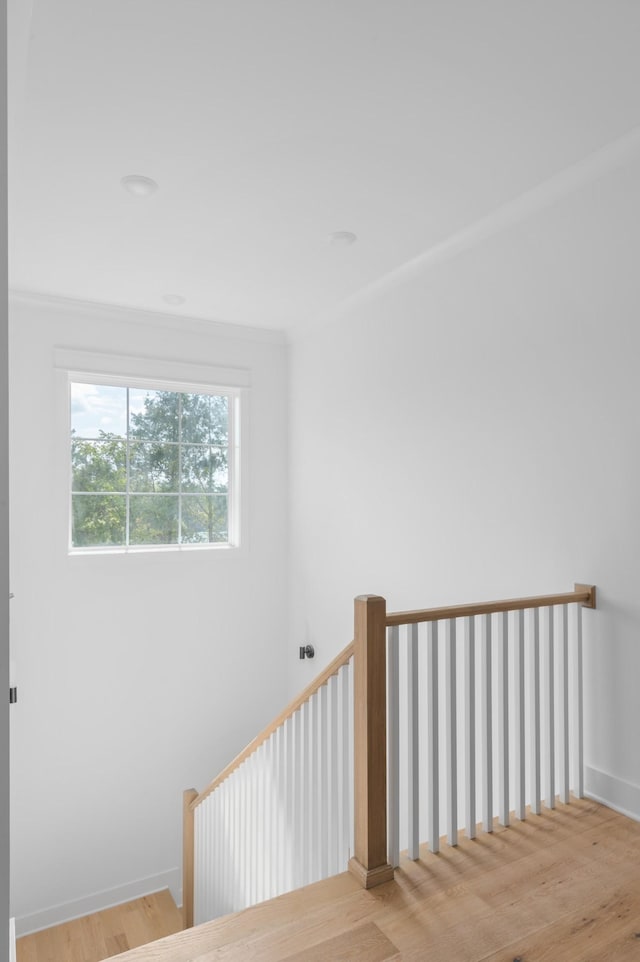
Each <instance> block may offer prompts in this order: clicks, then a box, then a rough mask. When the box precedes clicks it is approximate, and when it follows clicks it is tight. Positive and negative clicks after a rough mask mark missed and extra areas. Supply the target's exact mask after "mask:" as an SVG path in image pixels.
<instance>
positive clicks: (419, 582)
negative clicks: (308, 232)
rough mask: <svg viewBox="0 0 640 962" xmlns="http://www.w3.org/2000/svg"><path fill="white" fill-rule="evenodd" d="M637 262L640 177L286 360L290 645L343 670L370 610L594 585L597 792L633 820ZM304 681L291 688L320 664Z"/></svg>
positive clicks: (390, 295)
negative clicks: (364, 603)
mask: <svg viewBox="0 0 640 962" xmlns="http://www.w3.org/2000/svg"><path fill="white" fill-rule="evenodd" d="M425 216H428V212H425ZM356 229H357V227H356ZM361 242H366V238H364V239H361ZM639 249H640V166H639V165H638V164H637V163H636V164H635V165H633V164H628V165H627V166H626V167H623V168H621V169H619V170H618V171H616V172H612V173H610V174H609V175H608V176H606V177H604V178H602V179H600V180H598V181H595V182H593V183H591V184H589V185H587V186H586V187H584V188H583V189H581V190H579V191H576V192H574V193H572V194H569V195H567V196H565V197H564V199H562V200H561V201H559V202H558V203H556V204H555V206H552V207H548V208H546V209H543V210H539V211H538V212H536V213H535V214H533V216H531V217H529V218H528V219H527V220H525V221H523V222H521V223H518V224H516V225H514V226H512V227H511V228H510V229H508V230H502V232H498V233H496V234H495V235H494V236H492V237H489V238H488V239H486V240H484V241H483V242H482V243H480V244H478V245H477V246H475V247H473V248H471V249H468V250H466V251H463V252H462V253H459V254H458V256H455V257H452V258H451V259H450V260H448V261H446V262H444V263H440V264H437V265H435V266H433V267H432V268H431V269H424V270H417V271H415V272H414V273H413V274H412V275H411V276H405V277H404V279H402V281H401V282H399V283H397V284H395V285H390V286H389V287H388V288H387V289H386V290H383V291H380V292H379V293H378V294H377V296H375V297H372V298H370V299H369V300H367V301H361V302H360V303H359V304H356V305H354V306H352V308H351V310H350V311H348V312H346V313H343V314H342V315H341V316H340V317H336V318H335V319H334V321H333V323H332V324H331V325H330V326H329V327H326V328H318V330H316V331H315V332H314V333H310V334H309V335H307V336H306V337H304V338H301V339H299V340H298V341H297V342H296V343H295V344H294V345H293V347H292V356H291V421H292V433H291V452H292V477H291V485H292V488H291V490H292V555H291V584H292V598H293V611H292V639H291V645H292V647H293V646H294V645H298V644H300V643H302V641H303V640H305V641H310V642H313V643H314V644H315V645H316V646H317V650H318V654H319V656H320V660H321V661H322V662H323V663H324V662H326V661H328V660H329V658H330V657H331V656H332V655H333V654H334V653H335V652H336V651H337V650H339V649H340V648H341V647H342V646H343V645H345V644H346V643H347V642H348V641H349V640H350V638H351V637H352V598H353V596H354V595H357V594H360V593H376V594H381V595H384V596H385V597H386V598H387V602H388V607H389V609H390V610H399V609H403V608H412V607H413V608H417V607H429V606H432V605H439V604H448V603H456V602H465V601H473V600H478V601H479V600H483V599H486V600H489V599H491V598H499V597H510V596H518V595H520V594H537V593H544V592H553V591H564V590H569V589H571V588H572V585H573V582H574V581H584V582H593V583H595V584H597V586H598V590H599V594H598V605H599V610H598V611H597V612H596V613H594V614H593V615H591V614H589V619H590V621H589V626H590V627H589V639H588V641H589V643H588V651H587V676H586V686H587V710H588V712H589V718H588V730H587V764H588V766H589V768H588V772H587V775H588V785H589V786H590V788H591V790H592V791H594V792H595V793H596V794H600V795H602V796H603V797H606V798H607V799H608V800H609V801H612V802H614V803H615V804H617V805H619V806H621V807H624V808H626V809H627V810H633V811H634V813H635V815H636V816H638V817H640V789H638V786H640V753H638V750H637V733H638V730H639V728H640V700H639V699H638V696H637V678H638V677H639V676H640V594H639V592H638V573H639V566H638V545H639V544H640V508H639V503H638V491H639V490H640V443H639V439H640V389H639V387H638V384H639V377H638V373H639V357H640V353H639V349H640V332H639V327H638V316H639V311H638V309H639V307H640V273H639V272H638V266H637V252H638V250H639ZM289 664H290V667H291V671H290V687H291V690H292V691H293V690H296V689H297V688H299V687H300V684H301V683H302V682H303V681H306V680H307V677H308V675H309V674H310V667H309V666H307V665H302V664H299V663H297V662H295V661H293V660H290V662H289Z"/></svg>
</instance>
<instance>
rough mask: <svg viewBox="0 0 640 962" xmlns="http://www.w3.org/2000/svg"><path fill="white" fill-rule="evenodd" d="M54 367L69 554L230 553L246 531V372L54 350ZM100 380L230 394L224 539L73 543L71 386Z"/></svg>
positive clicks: (237, 547)
mask: <svg viewBox="0 0 640 962" xmlns="http://www.w3.org/2000/svg"><path fill="white" fill-rule="evenodd" d="M54 366H55V368H56V371H57V377H58V384H59V388H60V390H59V392H58V398H59V403H60V406H61V407H64V430H65V434H64V437H65V443H64V446H63V450H64V459H65V463H64V469H63V471H62V472H61V473H62V475H63V476H64V484H65V493H66V495H65V499H66V544H67V553H68V554H69V555H108V554H141V553H145V552H146V553H148V552H154V553H158V552H161V553H162V552H167V553H171V554H175V553H176V552H203V551H204V552H228V551H237V550H238V549H239V548H240V546H241V543H242V542H241V534H242V532H244V530H246V514H247V505H246V485H245V484H244V477H245V475H246V461H247V454H246V450H245V448H246V445H245V444H243V443H241V442H242V439H243V438H244V437H246V436H247V432H246V422H247V416H248V401H249V397H248V395H249V387H250V373H249V371H247V370H245V369H242V368H224V367H213V366H208V365H202V364H193V363H190V362H174V361H166V360H160V359H151V358H141V357H132V356H130V355H111V354H95V353H91V352H84V351H75V350H71V349H65V348H56V349H55V351H54ZM72 383H82V384H104V385H109V386H114V387H129V388H141V389H143V390H145V389H147V390H160V391H177V392H181V393H189V394H211V395H225V396H227V397H228V398H229V458H228V461H229V485H228V488H229V491H228V497H229V501H228V525H229V527H228V541H226V542H204V543H196V544H169V545H126V544H123V545H99V546H95V547H93V546H92V547H77V546H74V545H73V544H72V477H71V445H70V443H69V439H70V423H71V422H70V412H71V384H72Z"/></svg>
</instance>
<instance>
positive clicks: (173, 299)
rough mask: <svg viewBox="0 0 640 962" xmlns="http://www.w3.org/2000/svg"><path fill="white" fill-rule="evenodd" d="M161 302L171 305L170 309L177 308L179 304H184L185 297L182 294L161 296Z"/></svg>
mask: <svg viewBox="0 0 640 962" xmlns="http://www.w3.org/2000/svg"><path fill="white" fill-rule="evenodd" d="M162 300H163V301H164V302H165V304H171V306H172V307H178V306H179V305H180V304H184V302H185V301H186V297H183V296H182V294H163V295H162Z"/></svg>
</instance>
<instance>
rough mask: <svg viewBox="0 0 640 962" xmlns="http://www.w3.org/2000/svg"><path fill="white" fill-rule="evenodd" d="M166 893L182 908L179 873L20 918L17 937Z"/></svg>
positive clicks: (169, 872) (128, 884) (152, 877)
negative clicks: (152, 895) (148, 896)
mask: <svg viewBox="0 0 640 962" xmlns="http://www.w3.org/2000/svg"><path fill="white" fill-rule="evenodd" d="M162 889H169V891H170V892H171V895H172V896H173V898H174V901H175V903H176V905H178V906H179V905H180V904H181V902H182V879H181V873H180V870H179V869H177V868H172V869H168V870H167V871H166V872H160V873H159V874H158V875H150V876H148V877H147V878H141V879H136V880H135V881H133V882H126V883H125V884H124V885H118V886H116V887H115V888H111V889H105V890H104V891H102V892H94V893H93V894H92V895H85V896H83V897H82V898H80V899H74V900H73V901H70V902H61V903H60V904H59V905H51V906H50V907H49V908H46V909H41V910H40V911H38V912H31V913H29V914H28V915H22V916H19V917H18V918H16V935H17V937H18V938H20V936H22V935H29V934H30V933H31V932H38V931H39V930H40V929H48V928H51V926H52V925H60V923H61V922H70V921H71V920H72V919H79V918H82V917H83V916H84V915H91V913H92V912H101V911H102V910H103V909H109V908H111V907H112V906H113V905H120V904H121V903H122V902H130V901H131V900H132V899H138V898H141V897H142V896H143V895H151V894H152V893H153V892H160V891H161V890H162Z"/></svg>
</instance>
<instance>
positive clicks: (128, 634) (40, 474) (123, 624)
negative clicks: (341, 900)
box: [10, 297, 287, 932]
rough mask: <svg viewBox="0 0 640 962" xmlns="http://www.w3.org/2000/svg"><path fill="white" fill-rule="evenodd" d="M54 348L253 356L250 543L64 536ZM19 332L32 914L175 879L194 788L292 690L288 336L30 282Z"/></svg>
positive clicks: (25, 831) (24, 834)
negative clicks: (189, 791) (92, 303)
mask: <svg viewBox="0 0 640 962" xmlns="http://www.w3.org/2000/svg"><path fill="white" fill-rule="evenodd" d="M55 347H65V348H76V349H78V350H88V351H105V352H109V353H125V354H128V355H137V356H150V357H154V358H159V359H162V358H168V359H173V360H179V361H184V362H198V363H205V364H211V365H215V366H222V367H227V366H228V367H235V368H237V367H241V368H247V369H249V371H250V376H251V385H252V386H251V388H250V406H249V431H248V434H247V435H246V436H245V437H244V439H243V440H244V443H245V446H248V450H247V454H248V463H249V466H250V473H249V475H248V489H247V491H246V492H245V493H246V496H247V499H248V503H247V508H248V530H245V531H244V532H243V534H244V538H243V546H242V548H241V549H240V550H239V551H237V552H229V551H222V552H220V551H194V552H186V551H185V552H169V553H156V554H153V553H151V554H149V553H142V554H130V555H126V554H114V555H108V556H95V555H93V556H73V557H70V556H69V555H68V554H67V548H66V544H65V543H64V538H63V537H62V536H61V532H62V530H63V529H64V517H63V523H62V524H61V523H60V519H61V516H64V512H65V510H66V498H67V493H66V491H65V490H64V484H61V483H60V481H59V480H58V476H57V474H56V472H55V471H54V470H52V468H53V465H55V464H56V458H57V452H59V450H60V444H64V431H65V426H64V423H61V421H60V417H59V416H57V415H56V404H55V392H56V378H55V372H54V348H55ZM10 349H11V491H12V498H13V502H12V542H11V547H12V568H11V576H12V590H13V591H14V592H15V596H16V597H15V599H14V601H13V602H12V606H13V607H12V619H13V639H12V644H13V646H14V652H15V659H16V662H17V669H18V673H19V678H18V683H19V702H18V704H17V705H16V706H15V708H14V709H13V725H12V806H13V813H12V856H13V880H12V914H15V915H16V916H17V917H18V926H19V931H23V932H24V931H25V930H27V929H33V928H35V927H38V926H42V925H46V924H50V923H51V922H54V921H59V920H60V919H61V918H65V917H66V918H68V917H70V916H71V915H74V914H84V912H86V911H88V910H90V909H93V908H96V907H101V906H103V905H105V904H107V903H109V902H112V903H113V902H117V901H121V900H122V899H123V898H126V897H132V896H133V895H136V894H138V892H140V891H149V890H150V889H152V888H153V887H159V886H162V885H164V884H167V882H169V883H170V884H171V885H172V887H173V888H174V890H175V888H176V886H177V884H178V878H179V873H178V871H177V870H178V866H180V865H181V804H182V790H183V789H185V788H189V787H192V786H193V787H195V788H203V787H204V785H205V784H206V783H207V782H208V781H209V780H210V779H211V778H212V777H213V776H214V775H215V774H217V772H218V771H219V770H220V769H221V768H222V767H223V765H224V764H225V763H226V762H227V761H229V760H230V759H231V757H233V755H235V754H236V752H237V751H239V750H240V749H241V748H242V747H243V746H244V744H246V743H247V742H248V741H249V740H250V739H251V738H252V737H253V736H254V735H255V734H256V733H257V732H258V731H259V730H260V728H261V727H262V726H263V725H264V724H266V723H267V722H268V721H269V720H270V719H271V717H272V716H273V715H274V714H276V713H277V712H278V711H279V710H280V709H281V708H282V706H283V704H284V697H285V688H286V684H285V679H284V674H285V667H284V657H285V641H284V639H285V630H286V614H285V603H286V595H285V589H286V583H285V564H286V551H287V536H286V529H287V516H286V485H287V482H286V460H287V439H286V431H287V420H286V391H287V349H286V346H285V344H284V341H283V339H282V338H281V337H279V336H277V335H274V334H272V335H270V334H269V333H268V332H263V333H262V334H260V333H257V332H256V333H254V335H251V334H249V335H247V333H246V332H243V331H242V330H239V331H238V332H237V334H236V335H234V334H233V332H232V331H230V329H228V328H224V327H222V326H216V325H211V326H209V327H207V324H206V323H205V322H189V321H186V320H180V319H175V320H173V321H171V320H169V319H167V318H164V319H163V318H162V317H147V316H146V315H136V314H129V313H127V312H123V311H117V310H115V311H109V310H106V309H98V308H89V307H86V308H85V307H83V306H82V305H74V304H72V303H70V302H69V303H65V302H55V303H54V302H51V303H48V302H46V301H41V300H37V299H33V298H31V299H29V298H21V297H18V298H16V299H15V300H14V301H13V302H12V305H11V346H10ZM62 421H63V422H64V414H63V417H62ZM61 432H62V433H61ZM144 879H147V881H141V882H140V884H136V880H144ZM132 883H134V884H132ZM107 890H114V891H107ZM101 893H102V894H101ZM59 903H64V904H62V905H61V907H60V908H52V907H54V906H56V905H58V904H59Z"/></svg>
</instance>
